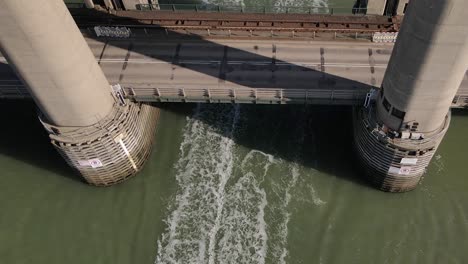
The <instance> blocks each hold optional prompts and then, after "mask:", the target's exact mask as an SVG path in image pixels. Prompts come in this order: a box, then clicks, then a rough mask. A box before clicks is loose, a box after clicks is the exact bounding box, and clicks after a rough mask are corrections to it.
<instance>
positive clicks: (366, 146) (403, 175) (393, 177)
mask: <svg viewBox="0 0 468 264" xmlns="http://www.w3.org/2000/svg"><path fill="white" fill-rule="evenodd" d="M353 123H354V145H355V148H356V153H357V155H358V157H359V160H360V161H361V163H362V165H363V167H364V171H365V174H366V176H367V178H368V179H369V180H370V182H371V183H372V184H373V185H374V186H375V187H377V188H379V189H380V190H382V191H386V192H405V191H410V190H413V189H415V188H416V187H417V185H418V183H419V182H420V180H421V178H422V176H423V175H424V173H425V172H426V168H427V167H428V166H429V163H430V161H431V159H432V157H433V156H434V154H435V152H436V150H437V147H438V146H439V144H440V142H441V141H442V139H443V137H444V135H445V133H446V132H447V129H448V127H449V123H450V112H449V114H448V115H447V116H446V118H445V122H444V123H443V125H442V126H441V127H440V129H439V130H437V131H435V132H434V133H433V134H432V135H431V136H430V137H427V138H418V136H417V135H418V134H417V133H415V135H416V136H413V139H411V138H406V139H403V138H401V137H400V138H395V137H393V135H392V134H391V133H388V130H387V129H386V128H385V126H384V125H382V124H379V123H378V122H377V121H376V118H375V110H374V109H372V108H355V109H354V112H353Z"/></svg>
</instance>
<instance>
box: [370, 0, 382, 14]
mask: <svg viewBox="0 0 468 264" xmlns="http://www.w3.org/2000/svg"><path fill="white" fill-rule="evenodd" d="M386 2H387V0H369V1H368V2H367V14H369V15H382V14H383V13H384V10H385V4H386Z"/></svg>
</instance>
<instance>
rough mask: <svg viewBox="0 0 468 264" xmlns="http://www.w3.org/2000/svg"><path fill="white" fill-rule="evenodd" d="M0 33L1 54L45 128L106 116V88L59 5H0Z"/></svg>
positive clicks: (49, 1)
mask: <svg viewBox="0 0 468 264" xmlns="http://www.w3.org/2000/svg"><path fill="white" fill-rule="evenodd" d="M50 14H54V15H53V16H51V15H50ZM0 32H1V34H0V44H1V45H0V47H1V52H2V53H3V55H4V56H5V57H6V58H7V60H8V62H9V63H10V64H11V66H12V67H13V68H14V70H15V71H16V72H17V73H18V75H19V76H20V78H21V79H22V81H23V83H25V84H26V86H27V87H28V89H29V91H30V93H31V94H32V95H33V97H34V99H35V101H36V103H37V105H38V106H39V107H40V109H41V111H42V113H43V114H44V115H45V116H46V118H47V121H48V122H50V123H51V124H53V125H56V126H89V125H92V124H94V123H96V122H97V121H98V120H100V119H101V118H103V117H105V116H106V115H108V114H109V113H110V111H111V109H112V106H113V103H114V101H113V98H112V96H111V94H110V88H109V83H108V81H107V80H106V77H105V76H104V74H103V73H102V70H101V69H100V68H99V65H98V64H97V63H96V60H95V59H94V56H93V54H92V53H91V51H90V49H89V47H88V45H87V44H86V42H85V41H84V39H83V36H82V34H81V33H80V31H79V30H78V28H77V26H76V24H75V22H74V21H73V19H72V17H71V15H70V13H69V12H68V10H67V8H66V7H65V4H64V3H63V1H61V0H37V1H28V0H5V1H1V2H0ZM86 94H87V95H89V96H84V95H86Z"/></svg>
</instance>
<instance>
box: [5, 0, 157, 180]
mask: <svg viewBox="0 0 468 264" xmlns="http://www.w3.org/2000/svg"><path fill="white" fill-rule="evenodd" d="M0 50H1V52H2V53H3V55H4V56H5V57H6V59H7V61H8V62H9V64H10V65H11V66H12V68H13V69H14V70H15V71H16V73H17V75H18V77H19V78H20V79H21V80H22V82H23V83H24V84H25V86H26V87H27V88H28V90H29V92H30V94H31V95H32V97H33V99H34V100H35V102H36V104H37V105H38V107H39V109H40V112H41V115H40V116H41V121H42V122H43V124H44V126H45V128H46V130H47V131H48V132H49V135H50V138H51V141H52V143H53V145H54V146H55V147H56V148H57V150H58V151H59V152H60V154H61V155H62V156H63V157H64V158H65V160H66V161H67V162H68V163H69V164H70V165H71V166H72V167H73V168H75V169H76V170H77V171H78V172H79V173H80V174H81V175H82V176H84V178H85V179H86V181H88V182H89V183H91V184H94V185H110V184H114V183H117V182H120V181H122V180H124V179H126V178H128V177H129V176H132V175H135V174H136V172H138V171H139V170H140V169H141V167H142V166H143V163H144V161H145V160H146V158H147V157H148V156H149V153H150V149H151V143H152V138H153V135H152V134H153V132H154V130H155V122H156V115H157V113H158V110H157V109H156V108H153V107H151V106H148V105H142V104H135V103H131V102H128V101H123V100H117V98H116V97H115V96H113V93H112V89H111V87H110V85H109V83H108V81H107V79H106V78H105V76H104V74H103V72H102V70H101V69H100V67H99V65H98V64H97V63H96V60H95V58H94V56H93V54H92V53H91V50H90V49H89V47H88V45H87V44H86V42H85V40H84V38H83V36H82V34H81V33H80V31H79V29H78V27H77V26H76V24H75V22H74V21H73V19H72V17H71V15H70V13H69V12H68V10H67V8H66V7H65V4H64V2H63V1H62V0H37V1H28V0H4V1H0Z"/></svg>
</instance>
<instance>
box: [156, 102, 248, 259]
mask: <svg viewBox="0 0 468 264" xmlns="http://www.w3.org/2000/svg"><path fill="white" fill-rule="evenodd" d="M215 108H216V107H215ZM219 108H221V109H213V106H206V107H205V106H201V105H199V106H198V107H197V109H196V112H195V114H194V117H193V118H189V119H188V122H187V125H186V127H185V131H184V136H183V142H182V144H181V147H180V157H179V160H178V162H177V164H176V166H175V169H176V179H177V182H178V185H179V188H180V191H179V192H178V194H177V196H176V198H175V205H174V206H173V208H171V209H173V211H172V213H171V214H170V216H169V218H168V219H167V220H166V224H167V229H166V232H165V233H164V234H163V235H162V236H161V238H160V240H159V241H158V255H157V257H156V261H155V263H206V257H208V261H209V263H212V261H213V260H214V257H215V238H216V233H217V230H218V229H219V226H220V219H221V213H222V211H223V207H224V192H225V185H226V183H227V181H228V180H229V177H230V176H231V174H232V168H233V163H234V157H233V152H234V142H233V140H232V136H233V133H234V130H235V127H236V124H237V120H238V119H239V106H235V107H231V109H229V108H228V107H225V106H223V107H219ZM203 119H209V122H212V123H213V124H212V125H208V124H206V123H204V121H203Z"/></svg>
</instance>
